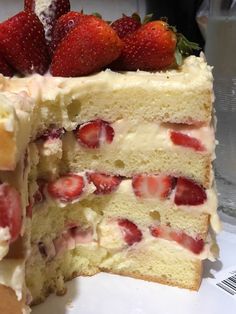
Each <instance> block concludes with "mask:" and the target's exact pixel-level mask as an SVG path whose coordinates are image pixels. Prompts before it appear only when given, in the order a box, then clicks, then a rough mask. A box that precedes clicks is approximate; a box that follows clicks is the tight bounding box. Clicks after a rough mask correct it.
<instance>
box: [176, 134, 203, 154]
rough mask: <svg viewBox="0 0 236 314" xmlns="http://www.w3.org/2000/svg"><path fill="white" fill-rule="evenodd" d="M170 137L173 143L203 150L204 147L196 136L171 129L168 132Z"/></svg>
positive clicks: (199, 150)
mask: <svg viewBox="0 0 236 314" xmlns="http://www.w3.org/2000/svg"><path fill="white" fill-rule="evenodd" d="M170 138H171V141H172V142H173V143H174V144H175V145H179V146H184V147H189V148H192V149H194V150H196V151H198V152H203V151H205V147H204V146H203V145H202V143H201V142H200V141H199V140H198V139H197V138H194V137H191V136H189V135H187V134H184V133H181V132H176V131H171V132H170Z"/></svg>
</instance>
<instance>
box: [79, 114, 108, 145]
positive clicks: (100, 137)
mask: <svg viewBox="0 0 236 314" xmlns="http://www.w3.org/2000/svg"><path fill="white" fill-rule="evenodd" d="M75 137H76V138H77V139H78V141H79V143H80V144H82V145H83V146H85V147H88V148H99V147H100V146H101V145H102V144H104V143H107V144H110V143H111V142H112V140H113V137H114V129H113V128H112V127H111V126H110V124H109V123H108V122H105V121H103V120H100V119H97V120H94V121H90V122H88V123H85V124H82V125H80V127H79V128H78V129H77V130H76V131H75Z"/></svg>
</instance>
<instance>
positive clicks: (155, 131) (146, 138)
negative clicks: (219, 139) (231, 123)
mask: <svg viewBox="0 0 236 314" xmlns="http://www.w3.org/2000/svg"><path fill="white" fill-rule="evenodd" d="M111 126H112V127H113V129H114V131H115V136H114V139H113V141H112V143H111V144H109V145H106V146H105V147H106V148H105V149H111V150H112V149H119V150H137V151H139V150H143V151H145V150H155V149H160V150H171V151H177V152H178V151H180V150H181V151H182V150H183V149H188V150H189V149H191V148H186V147H183V146H179V145H175V144H174V143H173V142H172V140H171V138H170V133H171V131H172V130H173V131H177V132H181V133H183V134H185V135H188V136H190V137H193V138H196V139H198V140H199V141H200V143H201V144H202V145H203V146H204V147H205V151H204V152H205V153H209V154H212V153H214V150H215V136H214V129H213V127H212V126H201V127H200V126H199V127H196V126H194V127H193V126H187V125H178V124H171V123H154V122H149V123H148V122H145V123H144V124H137V123H136V122H135V121H130V120H128V119H127V120H119V121H116V122H114V123H112V124H111ZM100 149H101V150H103V148H102V147H101V148H100ZM191 150H192V151H194V149H191ZM195 152H196V151H195ZM196 153H197V152H196Z"/></svg>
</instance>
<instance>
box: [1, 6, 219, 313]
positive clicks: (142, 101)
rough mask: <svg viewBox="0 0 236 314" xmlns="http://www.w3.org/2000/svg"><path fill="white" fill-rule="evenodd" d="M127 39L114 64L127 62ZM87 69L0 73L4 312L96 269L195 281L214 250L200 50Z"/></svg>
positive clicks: (209, 134) (209, 133)
mask: <svg viewBox="0 0 236 314" xmlns="http://www.w3.org/2000/svg"><path fill="white" fill-rule="evenodd" d="M27 14H29V15H31V14H33V13H26V12H24V13H23V14H21V15H20V17H21V18H24V16H25V15H27ZM75 16H76V17H78V14H76V15H75ZM34 18H35V17H34ZM70 18H71V16H70ZM80 18H81V13H80V14H79V19H80ZM64 19H65V20H66V19H67V17H66V18H65V17H63V23H65V20H64ZM83 19H84V17H83ZM85 19H86V18H85ZM90 19H91V18H89V24H86V25H90V22H91V20H90ZM19 20H20V19H18V20H17V21H19ZM92 20H93V18H92ZM13 21H14V19H13ZM59 21H60V20H59ZM86 23H87V22H86ZM96 23H100V22H97V20H96ZM102 23H103V22H102ZM153 25H154V24H152V27H154V26H153ZM160 25H161V27H163V22H161V23H158V28H159V27H160ZM107 27H108V26H107V25H106V26H105V29H106V28H107ZM139 27H140V29H141V30H142V28H141V26H140V25H139ZM155 27H156V26H155ZM78 28H79V26H78V27H76V28H75V29H74V30H70V33H69V34H68V35H67V36H65V38H64V40H62V43H61V44H59V46H58V49H59V50H56V53H55V55H57V58H58V54H59V52H60V54H61V49H60V48H61V47H62V46H63V47H66V46H67V45H68V41H69V42H70V41H71V40H72V39H73V38H74V35H75V34H77V32H78ZM109 28H110V27H109ZM110 31H111V30H109V32H110ZM146 31H147V29H146V28H145V32H146ZM167 31H168V32H170V30H169V29H168V30H167ZM137 32H139V29H138V31H137ZM111 34H113V33H111ZM134 34H136V33H134ZM90 35H91V34H90ZM90 35H89V36H90ZM131 35H132V34H131ZM131 35H130V36H131ZM112 36H114V34H113V35H112ZM135 36H138V38H139V37H140V36H141V35H140V32H139V33H137V34H136V35H135ZM171 37H173V34H172V35H171ZM91 40H92V38H91ZM96 40H97V39H96ZM117 42H118V40H117ZM174 43H175V44H176V40H174ZM100 44H101V42H100ZM129 44H130V43H127V42H126V39H124V40H123V45H126V46H125V47H126V48H127V45H129ZM48 45H49V43H48ZM76 47H77V46H76ZM8 48H9V47H8ZM51 48H52V47H51ZM126 48H124V47H123V50H122V53H121V52H120V57H119V59H117V58H116V59H117V60H116V62H117V63H116V66H117V64H118V63H120V64H123V66H124V64H125V66H126V67H127V63H125V62H126V61H127V60H126V56H124V55H122V54H125V49H126ZM77 49H81V47H77ZM119 49H120V48H119ZM7 51H8V50H5V53H7ZM58 51H59V52H58ZM97 51H99V49H98V50H97ZM70 53H72V52H71V51H70ZM55 55H54V57H55ZM99 56H100V57H101V55H99ZM100 57H99V62H100V61H101V59H100ZM122 58H124V59H123V61H122ZM124 60H125V61H124ZM161 60H162V59H161ZM7 61H8V62H9V63H10V64H12V63H11V62H10V61H11V59H10V58H8V59H7ZM34 61H35V60H34ZM90 61H91V60H90ZM110 61H111V60H110ZM110 61H109V62H110ZM133 61H134V60H133ZM73 62H75V60H73ZM93 62H94V61H93ZM93 62H92V63H89V66H92V65H93V66H94V63H93ZM172 62H173V60H172V61H171V64H172ZM99 64H100V68H99V69H100V70H101V68H102V67H103V66H104V65H103V63H99ZM132 64H134V62H133V63H132ZM145 64H146V63H145ZM13 65H14V67H15V69H16V70H18V71H20V70H19V68H18V67H17V64H16V63H14V64H13ZM159 65H160V63H159ZM58 66H59V65H58ZM80 66H81V65H80ZM96 66H98V64H96ZM111 67H115V65H114V64H113V65H111ZM54 69H55V68H54ZM75 69H77V67H76V68H75ZM96 69H97V68H96ZM154 69H159V68H158V67H156V68H154ZM67 70H68V69H67ZM131 70H133V68H132V69H131ZM57 71H58V68H57ZM93 71H95V70H93ZM53 72H54V70H53V71H52V69H51V73H53ZM73 73H74V72H73ZM89 74H90V75H89V76H83V77H73V78H72V77H69V78H65V77H52V76H51V75H50V74H46V75H39V74H32V75H30V76H28V77H24V78H19V77H16V76H15V77H12V78H9V77H4V76H1V78H0V101H1V105H0V135H1V138H0V144H1V145H0V294H1V296H2V302H1V303H0V312H1V313H4V314H11V313H14V314H18V313H19V314H20V313H28V311H29V306H30V305H33V304H37V303H39V302H42V301H44V300H45V298H46V297H47V296H48V295H49V294H50V293H51V292H55V293H57V294H58V295H61V294H64V293H65V291H66V288H65V281H67V280H70V279H72V278H73V277H76V276H79V275H82V276H90V275H94V274H96V273H98V272H100V271H105V272H110V273H115V274H120V275H125V276H131V277H134V278H140V279H144V280H150V281H156V282H159V283H163V284H169V285H174V286H178V287H182V288H187V289H192V290H197V289H198V288H199V286H200V283H201V274H202V261H203V260H204V259H210V260H214V259H215V258H216V256H217V245H216V244H215V239H214V233H215V232H218V231H219V229H220V224H219V220H218V215H217V211H216V210H217V197H216V192H215V188H214V175H213V171H212V161H213V159H214V157H215V155H214V150H215V137H214V125H213V121H212V101H213V93H212V75H211V68H210V67H209V66H207V64H206V62H205V60H204V58H203V56H201V57H195V56H190V57H187V58H185V59H184V61H183V63H182V65H181V66H178V67H175V68H170V69H165V70H164V71H162V72H157V71H153V72H152V73H151V72H147V71H136V72H129V71H128V72H114V71H111V70H110V69H106V70H103V71H99V72H98V73H95V74H92V73H89Z"/></svg>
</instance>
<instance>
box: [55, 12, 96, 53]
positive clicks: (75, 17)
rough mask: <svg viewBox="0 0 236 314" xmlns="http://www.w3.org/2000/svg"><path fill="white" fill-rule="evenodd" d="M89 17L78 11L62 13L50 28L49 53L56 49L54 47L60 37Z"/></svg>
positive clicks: (58, 42)
mask: <svg viewBox="0 0 236 314" xmlns="http://www.w3.org/2000/svg"><path fill="white" fill-rule="evenodd" d="M86 18H90V15H85V14H82V13H79V12H74V11H71V12H68V13H67V14H64V15H62V16H61V17H60V18H59V19H58V20H57V22H56V23H55V25H54V27H53V29H52V40H51V43H50V47H49V48H50V54H51V55H53V53H54V52H55V51H56V48H57V47H58V45H59V44H60V42H61V41H62V39H63V38H64V37H65V36H66V35H67V34H68V33H69V32H70V31H71V30H72V29H74V28H75V27H76V26H77V25H78V24H79V23H80V22H81V21H82V20H83V19H86Z"/></svg>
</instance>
